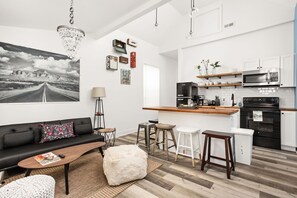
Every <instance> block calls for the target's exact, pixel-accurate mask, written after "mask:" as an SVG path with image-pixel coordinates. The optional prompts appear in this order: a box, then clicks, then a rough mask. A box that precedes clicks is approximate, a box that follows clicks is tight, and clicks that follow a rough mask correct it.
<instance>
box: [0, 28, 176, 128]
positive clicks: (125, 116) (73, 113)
mask: <svg viewBox="0 0 297 198" xmlns="http://www.w3.org/2000/svg"><path fill="white" fill-rule="evenodd" d="M0 38H1V42H7V43H11V44H15V45H22V46H26V47H32V48H35V49H40V50H46V51H51V52H56V53H62V54H64V49H63V47H62V44H61V42H60V38H59V37H58V35H57V33H56V32H55V31H44V30H35V29H24V28H12V27H0ZM115 38H116V39H120V40H123V41H124V40H126V39H127V38H134V39H135V40H137V41H138V47H137V48H132V47H131V48H129V47H128V52H130V51H136V52H137V60H136V61H137V67H136V68H135V69H132V71H131V72H132V77H131V78H132V79H131V85H130V86H129V85H121V84H120V70H118V71H107V70H106V69H105V58H106V56H107V55H120V54H117V53H116V52H114V51H113V48H112V40H113V39H115ZM80 54H81V65H80V101H79V102H68V103H64V102H63V103H62V102H61V103H60V102H59V103H45V104H43V103H23V104H13V103H12V104H0V124H1V125H5V124H13V123H24V122H36V121H44V120H54V119H65V118H75V117H82V116H88V117H91V118H92V120H93V113H94V105H95V100H94V99H93V98H91V89H92V87H95V86H103V87H105V88H106V95H107V97H106V98H104V99H103V100H104V109H105V114H106V117H105V120H106V124H107V127H116V128H117V130H118V134H124V133H128V132H132V131H135V129H136V128H137V124H138V123H140V122H144V121H146V120H147V119H149V118H156V116H157V113H156V112H149V111H143V110H142V104H143V100H142V99H143V94H142V90H143V85H142V65H143V64H145V63H146V64H149V65H154V66H156V67H159V68H160V76H161V81H160V83H161V93H160V103H161V105H174V104H175V83H176V80H177V78H176V76H177V75H176V70H177V69H176V68H177V63H176V61H174V60H171V59H169V58H166V57H163V56H161V55H159V54H158V50H157V48H156V47H155V46H153V45H151V44H148V43H146V42H144V41H141V40H138V39H137V38H135V37H133V36H131V35H127V34H124V33H122V32H120V31H115V32H113V33H111V34H109V35H107V36H105V37H104V38H102V39H100V40H96V41H95V40H92V39H90V38H86V39H85V41H84V43H83V45H82V49H81V52H80ZM127 56H128V57H129V55H127ZM119 68H127V69H128V68H129V66H128V65H124V64H119Z"/></svg>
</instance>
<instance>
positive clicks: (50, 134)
mask: <svg viewBox="0 0 297 198" xmlns="http://www.w3.org/2000/svg"><path fill="white" fill-rule="evenodd" d="M41 126H42V134H41V141H40V143H44V142H50V141H53V140H59V139H63V138H71V137H75V135H74V133H73V123H72V122H69V123H65V124H61V125H60V124H58V125H50V124H42V125H41Z"/></svg>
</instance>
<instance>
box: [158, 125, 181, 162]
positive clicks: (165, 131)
mask: <svg viewBox="0 0 297 198" xmlns="http://www.w3.org/2000/svg"><path fill="white" fill-rule="evenodd" d="M174 127H175V125H171V124H160V123H159V124H156V128H157V132H156V139H155V143H154V146H153V154H154V153H155V149H156V146H157V145H159V144H163V150H164V146H165V149H166V155H167V160H169V153H168V149H170V148H171V147H173V146H174V147H175V149H176V148H177V147H176V140H175V136H174V133H173V128H174ZM160 132H163V141H162V142H159V138H160V137H159V135H160ZM168 132H169V133H170V134H171V138H172V139H168ZM168 140H170V141H173V145H172V146H168Z"/></svg>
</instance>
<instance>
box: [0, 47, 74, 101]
mask: <svg viewBox="0 0 297 198" xmlns="http://www.w3.org/2000/svg"><path fill="white" fill-rule="evenodd" d="M79 78H80V62H79V60H78V61H72V60H71V59H70V58H69V57H67V56H66V55H62V54H56V53H52V52H47V51H42V50H38V49H33V48H27V47H23V46H18V45H13V44H9V43H4V42H0V103H28V102H43V103H45V102H71V101H72V102H73V101H79Z"/></svg>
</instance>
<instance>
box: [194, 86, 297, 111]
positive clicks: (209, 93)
mask: <svg viewBox="0 0 297 198" xmlns="http://www.w3.org/2000/svg"><path fill="white" fill-rule="evenodd" d="M232 93H233V94H234V99H235V102H236V103H237V105H238V104H239V103H242V98H243V97H279V98H280V107H287V108H293V107H294V88H279V87H262V88H257V87H245V88H243V87H237V88H234V87H223V88H221V89H220V88H219V87H211V88H208V89H205V88H199V95H205V98H206V99H210V100H214V99H215V96H219V98H220V101H221V105H225V106H231V95H232Z"/></svg>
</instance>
